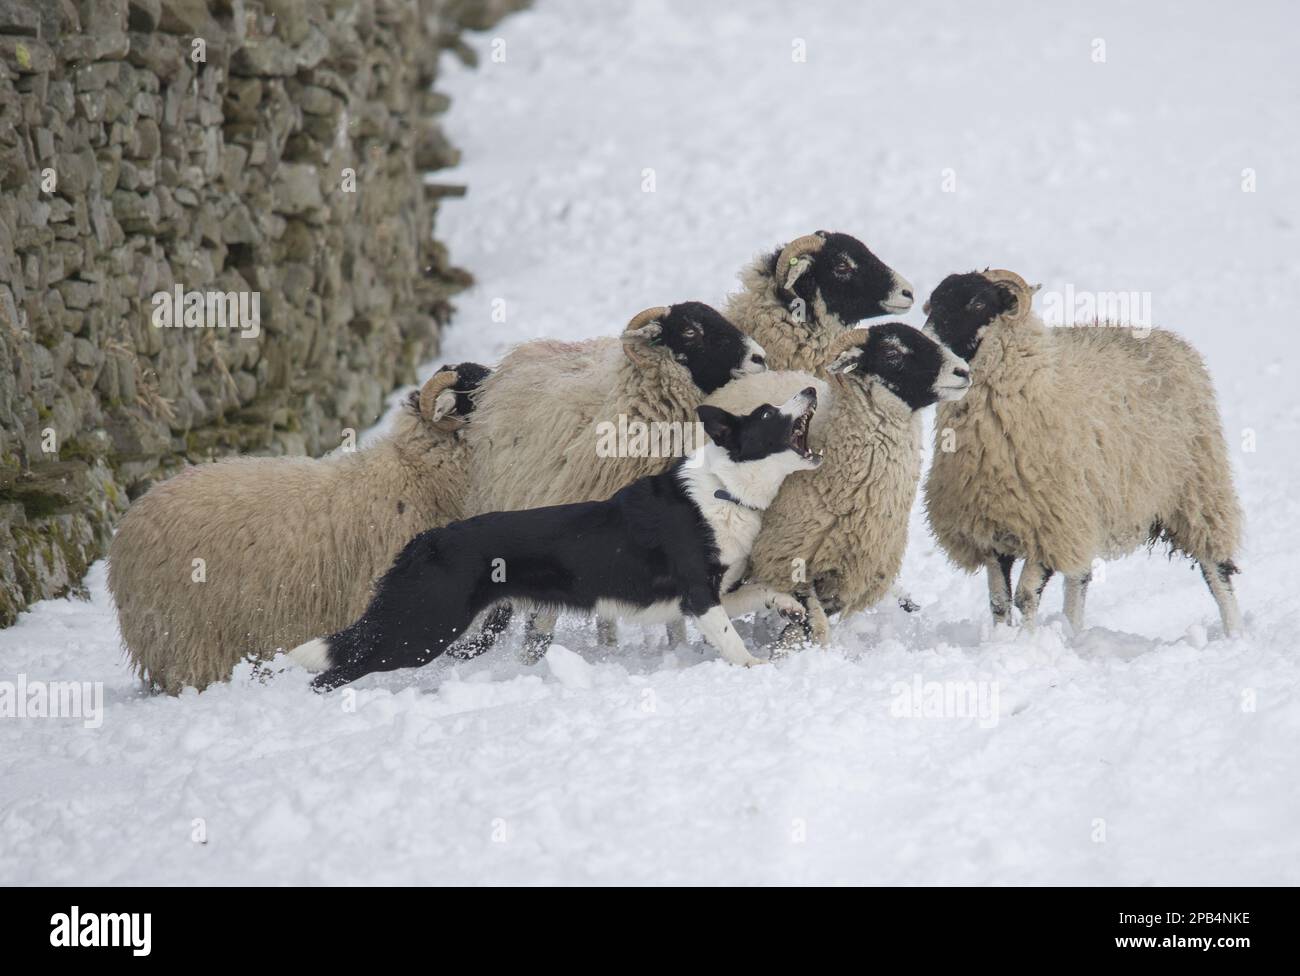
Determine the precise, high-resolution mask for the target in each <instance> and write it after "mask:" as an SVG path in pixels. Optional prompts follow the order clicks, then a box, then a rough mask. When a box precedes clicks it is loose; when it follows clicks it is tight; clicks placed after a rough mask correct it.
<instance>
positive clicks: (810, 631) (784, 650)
mask: <svg viewBox="0 0 1300 976" xmlns="http://www.w3.org/2000/svg"><path fill="white" fill-rule="evenodd" d="M798 600H799V603H800V604H801V605H802V606H803V611H804V612H803V614H802V616H800V615H797V614H784V612H783V615H785V616H793V617H794V618H795V619H794V620H793V621H792V622H791V623H789V624H788V625H786V628H785V629H784V630H782V631H781V635H780V636H779V637H778V638H777V639H776V643H775V644H774V645H773V651H772V653H773V656H774V657H784V656H785V655H786V654H789V653H790V652H791V651H792V650H794V649H795V648H797V647H799V646H801V645H803V644H807V643H808V642H809V641H812V642H814V643H817V644H822V645H825V644H827V643H829V641H830V627H831V625H830V621H829V620H828V619H827V618H826V609H825V607H823V606H822V602H821V597H819V596H818V595H817V588H816V587H815V586H810V587H809V588H808V591H807V592H806V593H801V594H799V597H798Z"/></svg>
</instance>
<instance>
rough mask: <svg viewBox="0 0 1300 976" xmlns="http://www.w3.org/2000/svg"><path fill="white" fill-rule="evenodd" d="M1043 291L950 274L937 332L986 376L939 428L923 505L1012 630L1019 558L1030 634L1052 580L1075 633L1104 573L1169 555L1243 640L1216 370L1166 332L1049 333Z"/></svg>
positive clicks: (1020, 596) (1020, 605)
mask: <svg viewBox="0 0 1300 976" xmlns="http://www.w3.org/2000/svg"><path fill="white" fill-rule="evenodd" d="M1035 291H1037V287H1035V288H1030V287H1029V286H1028V285H1027V284H1025V281H1024V279H1023V278H1021V277H1020V276H1019V275H1018V274H1015V273H1014V272H1011V271H1003V270H998V271H988V270H986V271H984V272H982V273H981V272H971V273H969V274H956V275H949V276H948V277H947V278H945V279H944V280H943V281H942V282H941V283H940V284H939V286H938V287H937V288H936V289H935V290H934V292H933V294H932V295H931V296H930V300H929V302H928V303H927V304H926V312H927V315H928V319H927V321H926V331H927V332H928V333H930V334H931V335H934V336H935V337H936V338H938V339H939V340H940V341H941V342H944V343H945V344H947V345H948V346H949V347H950V348H951V349H952V350H953V351H954V352H956V353H957V354H958V355H960V356H964V357H966V358H967V359H968V360H970V364H971V370H972V373H973V378H974V385H973V388H972V390H971V393H970V395H969V396H967V397H966V399H965V400H964V401H963V402H962V403H959V404H946V405H944V406H943V407H941V408H940V410H939V414H938V418H937V422H936V425H935V426H936V450H935V452H934V462H933V464H932V466H931V468H930V473H929V476H928V478H927V480H926V484H925V506H926V512H927V516H928V518H929V523H930V526H931V528H932V529H933V531H934V534H935V537H936V538H937V539H938V541H939V544H940V545H941V546H942V547H943V549H944V551H945V552H946V553H947V554H948V556H949V558H950V559H951V560H952V561H953V562H954V563H955V564H956V565H957V566H959V567H960V568H962V569H964V570H966V571H967V572H976V571H978V570H979V569H980V568H983V569H984V570H985V572H986V573H987V576H988V584H989V606H990V609H991V611H992V614H993V620H994V622H995V623H1007V622H1010V616H1011V570H1012V566H1013V564H1014V562H1015V560H1016V559H1024V560H1025V565H1024V568H1023V569H1022V570H1021V574H1020V579H1019V581H1018V583H1017V585H1016V591H1015V601H1014V602H1015V607H1016V608H1017V609H1018V610H1019V611H1020V613H1021V616H1022V619H1023V621H1024V622H1025V624H1026V626H1028V627H1031V628H1032V627H1033V626H1034V623H1035V617H1036V614H1037V610H1038V602H1039V597H1040V596H1041V594H1042V591H1043V587H1044V586H1045V585H1046V583H1047V580H1048V579H1049V578H1050V577H1051V575H1052V574H1053V573H1061V574H1063V575H1064V576H1065V615H1066V618H1067V621H1068V622H1069V624H1070V626H1071V628H1072V629H1073V630H1074V631H1075V632H1076V633H1077V632H1079V631H1081V630H1082V629H1083V618H1084V600H1085V598H1086V594H1087V587H1088V582H1089V579H1090V573H1091V570H1092V567H1093V561H1094V560H1095V559H1099V558H1115V557H1118V556H1121V555H1123V554H1125V553H1128V552H1130V551H1132V550H1133V549H1135V548H1137V547H1138V546H1139V545H1142V544H1154V543H1155V542H1158V541H1163V542H1165V543H1168V544H1169V546H1170V548H1171V550H1172V551H1174V552H1181V553H1183V554H1185V555H1187V556H1190V557H1191V558H1192V559H1194V560H1196V562H1197V563H1198V564H1199V565H1200V567H1201V573H1202V575H1203V576H1204V578H1205V581H1206V583H1207V585H1208V586H1209V588H1210V592H1211V594H1212V595H1213V596H1214V599H1215V601H1216V602H1217V604H1218V608H1219V613H1220V616H1221V617H1222V621H1223V628H1224V633H1225V634H1227V635H1231V634H1235V633H1237V632H1238V631H1239V630H1240V627H1241V615H1240V611H1239V610H1238V608H1237V601H1236V596H1235V594H1234V593H1233V589H1232V576H1233V574H1235V573H1236V572H1237V571H1238V570H1237V565H1236V562H1235V561H1234V560H1235V557H1236V553H1237V550H1238V546H1239V544H1240V536H1241V507H1240V505H1239V504H1238V501H1237V496H1236V492H1235V491H1234V489H1233V485H1232V472H1231V467H1230V464H1229V461H1228V453H1227V444H1226V442H1225V441H1224V437H1223V432H1222V428H1221V426H1220V423H1219V414H1218V409H1217V407H1216V405H1215V399H1214V390H1213V387H1212V384H1211V382H1210V377H1209V374H1208V373H1207V371H1206V369H1205V364H1204V362H1203V361H1202V360H1201V357H1200V356H1199V355H1198V354H1197V352H1196V351H1195V350H1194V349H1193V348H1192V347H1191V346H1190V345H1188V344H1187V343H1186V342H1185V341H1183V340H1182V339H1181V338H1179V337H1178V336H1176V335H1174V334H1173V333H1170V332H1166V331H1163V330H1160V329H1156V330H1153V331H1150V332H1149V333H1146V332H1135V331H1134V330H1132V329H1130V328H1124V327H1118V326H1108V325H1094V326H1079V327H1058V328H1050V329H1049V328H1047V327H1046V326H1044V324H1043V322H1042V321H1041V320H1040V319H1039V318H1038V316H1037V315H1036V314H1035V313H1034V311H1033V307H1032V303H1033V295H1034V292H1035ZM945 441H946V443H945ZM945 448H946V449H945Z"/></svg>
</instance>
